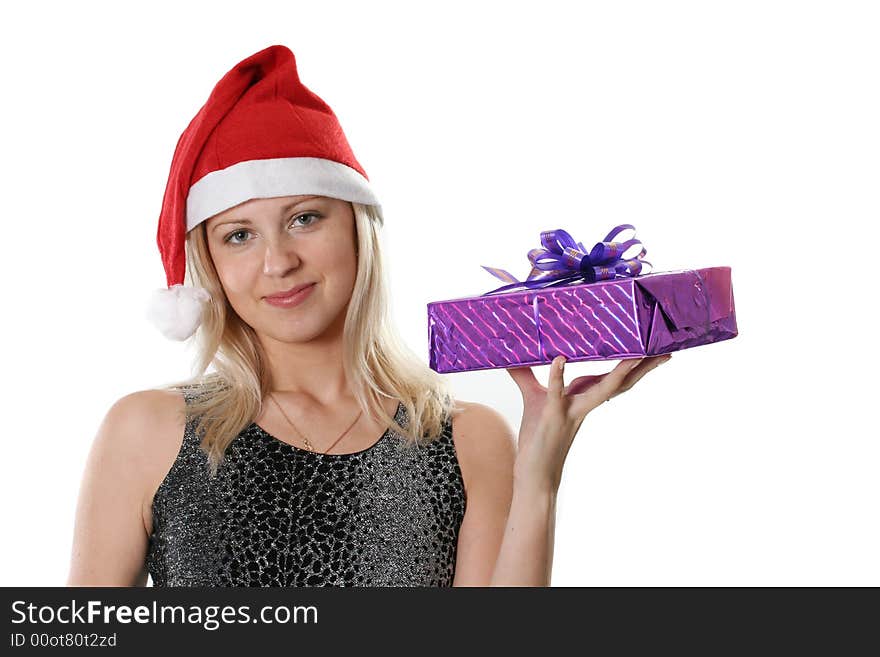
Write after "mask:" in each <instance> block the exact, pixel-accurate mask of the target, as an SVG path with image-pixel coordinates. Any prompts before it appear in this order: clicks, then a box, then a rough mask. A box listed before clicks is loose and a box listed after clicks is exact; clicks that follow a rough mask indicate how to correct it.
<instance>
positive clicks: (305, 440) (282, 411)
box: [269, 393, 364, 454]
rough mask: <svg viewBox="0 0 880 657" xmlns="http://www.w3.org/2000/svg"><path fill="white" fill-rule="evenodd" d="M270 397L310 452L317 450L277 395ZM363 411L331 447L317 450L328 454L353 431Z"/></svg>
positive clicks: (270, 395)
mask: <svg viewBox="0 0 880 657" xmlns="http://www.w3.org/2000/svg"><path fill="white" fill-rule="evenodd" d="M269 397H270V398H271V399H272V401H273V402H275V405H276V406H277V407H278V410H279V411H281V415H283V416H284V419H285V420H287V423H288V424H289V425H290V426H291V428H292V429H293V430H294V431H295V432H296V433H297V435H299V436H302V438H303V443H304V444H305V446H306V449H307V450H309V451H310V452H315V451H316V450H315V448H314V447H312V443H311V442H309V439H308V438H307V437H306V436H305V435H304V434H303V433H302V432H301V431H300V430H299V429H297V428H296V425H294V424H293V422H291V421H290V418H289V417H287V413H285V412H284V409H283V408H281V404H279V403H278V400H277V399H275V396H274V395H273V394H272V393H269ZM363 413H364V412H363V411H361V412H360V413H358V414H357V417H356V418H355V419H354V422H352V423H351V424H350V425H349V426H348V429H346V430H345V431H343V432H342V435H341V436H339V438H337V439H336V440H334V441H333V444H332V445H330V447H328V448H327V449H326V450H324V451H323V452H317V453H319V454H328V453H329V452H330V450H331V449H333V448H334V447H336V444H337V443H338V442H339V441H340V440H342V438H343V437H344V436H345V434H347V433H348V432H349V431H351V428H352V427H353V426H354V425H355V424H357V421H358V420H359V419H360V418H361V415H363Z"/></svg>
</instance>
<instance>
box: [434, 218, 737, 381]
mask: <svg viewBox="0 0 880 657" xmlns="http://www.w3.org/2000/svg"><path fill="white" fill-rule="evenodd" d="M560 232H562V231H560ZM581 246H582V245H581ZM597 246H598V245H597ZM643 253H644V251H643ZM582 257H583V259H584V262H586V261H587V256H582ZM630 262H633V261H630ZM487 269H488V268H487ZM584 269H586V268H585V267H584ZM598 270H599V269H598V268H597V271H598ZM499 271H500V270H499ZM499 277H500V276H499ZM563 282H564V281H563ZM736 335H737V326H736V313H735V309H734V302H733V288H732V285H731V270H730V267H708V268H704V269H684V270H677V271H667V272H655V273H650V274H644V275H636V276H630V277H622V278H613V279H610V280H597V281H594V282H581V283H577V284H573V285H563V286H557V287H543V288H537V289H528V290H518V291H515V292H506V293H503V294H490V295H489V296H485V295H484V296H477V297H467V298H461V299H451V300H448V301H434V302H432V303H429V304H428V340H429V348H430V355H429V361H430V363H429V364H430V367H431V369H433V370H434V371H436V372H439V373H450V372H466V371H471V370H485V369H494V368H501V367H525V366H530V365H546V364H549V363H550V362H551V361H552V360H553V358H555V357H556V356H558V355H560V354H561V355H563V356H565V357H566V360H567V361H568V362H577V361H585V360H609V359H620V358H629V357H643V356H653V355H656V354H665V353H669V352H672V351H680V350H682V349H689V348H691V347H698V346H700V345H705V344H711V343H713V342H721V341H722V340H728V339H730V338H733V337H736Z"/></svg>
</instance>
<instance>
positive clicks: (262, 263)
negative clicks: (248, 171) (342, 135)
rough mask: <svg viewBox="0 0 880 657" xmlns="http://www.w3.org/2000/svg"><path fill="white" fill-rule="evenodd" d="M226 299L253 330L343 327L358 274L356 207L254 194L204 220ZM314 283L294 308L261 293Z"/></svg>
mask: <svg viewBox="0 0 880 657" xmlns="http://www.w3.org/2000/svg"><path fill="white" fill-rule="evenodd" d="M205 223H206V234H207V238H208V248H209V251H210V253H211V257H212V258H213V261H214V266H215V268H216V269H217V273H218V274H219V275H220V281H221V283H222V284H223V289H224V291H225V292H226V296H227V298H228V299H229V303H230V304H231V305H232V307H233V308H234V309H235V312H236V313H238V315H239V317H241V318H242V319H243V320H244V321H245V322H246V323H247V324H248V325H250V326H251V327H252V328H253V329H254V330H255V331H256V332H257V333H258V334H261V335H264V336H268V337H271V338H274V339H276V340H279V341H282V342H305V341H308V340H312V339H314V338H315V337H317V336H319V335H321V334H323V333H324V332H326V331H327V330H328V328H330V329H332V330H334V331H335V330H336V329H338V330H340V331H341V326H342V323H343V322H344V321H345V312H346V309H347V308H348V303H349V301H350V299H351V294H352V291H353V289H354V283H355V278H356V276H357V254H356V253H357V251H356V245H357V240H356V235H357V233H356V227H355V223H354V210H353V208H352V206H351V203H349V202H348V201H340V200H338V199H333V198H328V197H326V196H311V195H308V196H283V197H278V198H266V199H252V200H250V201H247V202H245V203H242V204H240V205H237V206H235V207H233V208H230V209H228V210H225V211H224V212H221V213H220V214H216V215H214V216H213V217H211V218H210V219H208V220H207V221H206V222H205ZM304 283H316V285H315V286H314V287H313V288H312V290H311V292H310V293H309V295H308V296H307V297H306V298H305V300H304V301H302V302H300V303H299V304H298V305H296V306H292V307H287V308H284V307H278V306H273V305H272V304H270V303H268V302H267V301H266V299H265V297H266V296H268V295H271V294H276V293H278V292H284V291H287V290H290V289H291V288H293V287H295V286H299V285H302V284H304Z"/></svg>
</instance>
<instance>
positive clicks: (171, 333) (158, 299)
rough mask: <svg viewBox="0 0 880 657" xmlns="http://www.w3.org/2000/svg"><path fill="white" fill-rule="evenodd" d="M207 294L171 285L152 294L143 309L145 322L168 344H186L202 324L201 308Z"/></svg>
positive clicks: (207, 299)
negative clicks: (166, 339)
mask: <svg viewBox="0 0 880 657" xmlns="http://www.w3.org/2000/svg"><path fill="white" fill-rule="evenodd" d="M210 299H211V294H210V293H209V292H208V291H207V290H206V289H205V288H203V287H191V286H189V285H180V284H177V285H172V286H171V287H170V288H167V289H165V288H163V289H158V290H155V291H154V292H153V294H152V296H151V297H150V303H149V305H148V306H147V319H149V320H150V321H151V322H152V323H153V325H154V326H155V327H156V328H158V329H159V331H161V332H162V335H164V336H165V337H166V338H168V339H170V340H186V339H187V338H188V337H190V336H191V335H192V334H193V333H195V332H196V329H197V328H198V327H199V325H200V324H201V323H202V308H203V304H204V303H205V302H207V301H210Z"/></svg>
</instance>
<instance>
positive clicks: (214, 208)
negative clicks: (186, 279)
mask: <svg viewBox="0 0 880 657" xmlns="http://www.w3.org/2000/svg"><path fill="white" fill-rule="evenodd" d="M302 194H316V195H318V196H329V197H330V198H338V199H342V200H344V201H352V202H354V203H362V204H364V205H379V198H378V196H376V193H375V191H374V186H373V184H372V183H371V182H369V181H368V180H367V179H366V178H364V177H363V176H362V175H361V174H360V173H358V172H357V171H355V170H354V169H352V168H351V167H349V166H346V165H345V164H340V163H339V162H334V161H333V160H325V159H323V158H320V157H279V158H270V159H266V160H247V161H244V162H239V163H237V164H233V165H232V166H228V167H226V168H225V169H219V170H217V171H212V172H211V173H209V174H207V175H205V176H203V177H202V179H201V180H199V181H198V182H196V183H195V184H194V185H193V186H192V187H190V189H189V196H187V199H186V230H187V232H189V231H191V230H192V229H193V228H195V227H196V226H198V225H199V224H200V223H201V222H203V221H204V220H205V219H207V218H209V217H212V216H214V215H215V214H217V213H219V212H223V211H224V210H226V209H228V208H231V207H234V206H236V205H238V204H240V203H244V202H245V201H248V200H250V199H252V198H275V197H278V196H298V195H302ZM380 207H381V206H380Z"/></svg>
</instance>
